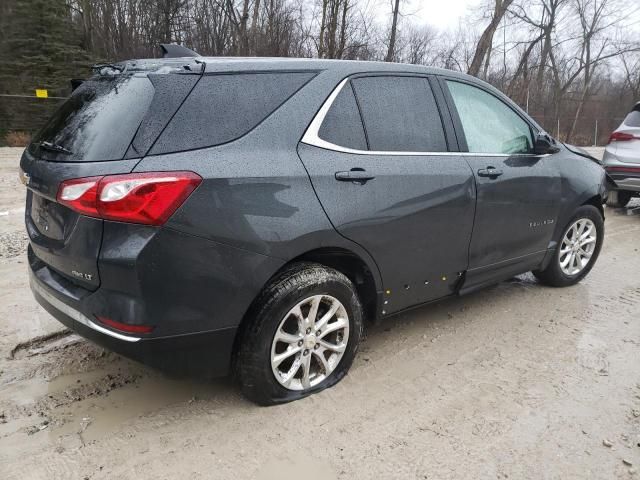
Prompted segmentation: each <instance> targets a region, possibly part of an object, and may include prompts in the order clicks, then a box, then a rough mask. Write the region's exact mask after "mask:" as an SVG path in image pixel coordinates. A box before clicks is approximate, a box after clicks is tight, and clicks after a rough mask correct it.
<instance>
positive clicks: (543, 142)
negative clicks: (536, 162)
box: [533, 133, 560, 155]
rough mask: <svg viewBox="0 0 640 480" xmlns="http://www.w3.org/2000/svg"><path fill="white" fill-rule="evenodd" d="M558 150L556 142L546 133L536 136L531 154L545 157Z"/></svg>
mask: <svg viewBox="0 0 640 480" xmlns="http://www.w3.org/2000/svg"><path fill="white" fill-rule="evenodd" d="M559 151H560V148H559V147H558V145H557V143H556V141H555V140H554V139H553V138H551V137H550V136H549V135H547V134H546V133H539V134H538V135H536V140H535V142H534V144H533V153H535V154H536V155H547V154H551V153H558V152H559Z"/></svg>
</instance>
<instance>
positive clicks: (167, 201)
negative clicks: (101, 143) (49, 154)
mask: <svg viewBox="0 0 640 480" xmlns="http://www.w3.org/2000/svg"><path fill="white" fill-rule="evenodd" d="M200 182H202V178H201V177H200V176H199V175H197V174H195V173H193V172H145V173H130V174H125V175H107V176H105V177H88V178H76V179H73V180H66V181H64V182H62V183H61V184H60V188H59V189H58V202H60V203H61V204H63V205H66V206H68V207H69V208H71V209H73V210H75V211H76V212H78V213H81V214H83V215H88V216H91V217H98V218H103V219H105V220H115V221H119V222H130V223H142V224H145V225H162V224H163V223H164V222H166V221H167V220H168V219H169V217H170V216H171V215H172V214H173V212H175V211H176V210H177V209H178V207H179V206H180V205H182V203H183V202H184V201H185V200H186V199H187V197H188V196H189V195H191V192H193V191H194V190H195V189H196V187H197V186H198V185H200Z"/></svg>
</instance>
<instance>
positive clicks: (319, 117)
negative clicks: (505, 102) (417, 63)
mask: <svg viewBox="0 0 640 480" xmlns="http://www.w3.org/2000/svg"><path fill="white" fill-rule="evenodd" d="M350 80H351V78H349V77H347V78H345V79H344V80H342V81H341V82H340V83H339V84H338V86H337V87H335V88H334V89H333V91H332V92H331V95H329V98H327V99H326V100H325V102H324V103H323V104H322V107H320V110H318V113H316V115H315V117H313V120H312V121H311V123H310V124H309V127H307V130H306V131H305V132H304V135H303V136H302V140H300V141H301V142H302V143H305V144H307V145H311V146H314V147H319V148H324V149H325V150H332V151H334V152H342V153H351V154H353V155H385V156H402V157H424V156H433V157H441V156H463V157H513V156H515V155H517V156H520V157H523V156H527V157H542V156H546V155H536V154H535V153H484V152H479V153H475V152H396V151H381V150H358V149H354V148H349V147H342V146H340V145H336V144H335V143H331V142H328V141H326V140H323V139H322V138H320V135H319V133H320V127H321V126H322V122H324V118H325V117H326V116H327V113H328V112H329V109H330V108H331V105H333V102H334V101H335V100H336V97H337V96H338V94H339V93H340V91H341V90H342V89H343V88H344V86H345V85H346V84H347V82H349V81H350Z"/></svg>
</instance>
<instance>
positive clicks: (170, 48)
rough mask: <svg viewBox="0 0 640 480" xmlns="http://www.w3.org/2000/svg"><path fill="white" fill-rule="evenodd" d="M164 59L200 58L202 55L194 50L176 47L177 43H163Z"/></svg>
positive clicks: (161, 46)
mask: <svg viewBox="0 0 640 480" xmlns="http://www.w3.org/2000/svg"><path fill="white" fill-rule="evenodd" d="M160 48H161V49H162V58H180V57H199V56H200V54H198V53H196V52H194V51H193V50H191V49H189V48H187V47H183V46H182V45H176V44H175V43H161V44H160Z"/></svg>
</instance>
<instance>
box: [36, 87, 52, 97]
mask: <svg viewBox="0 0 640 480" xmlns="http://www.w3.org/2000/svg"><path fill="white" fill-rule="evenodd" d="M36 97H37V98H49V91H48V90H46V89H44V88H36Z"/></svg>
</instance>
